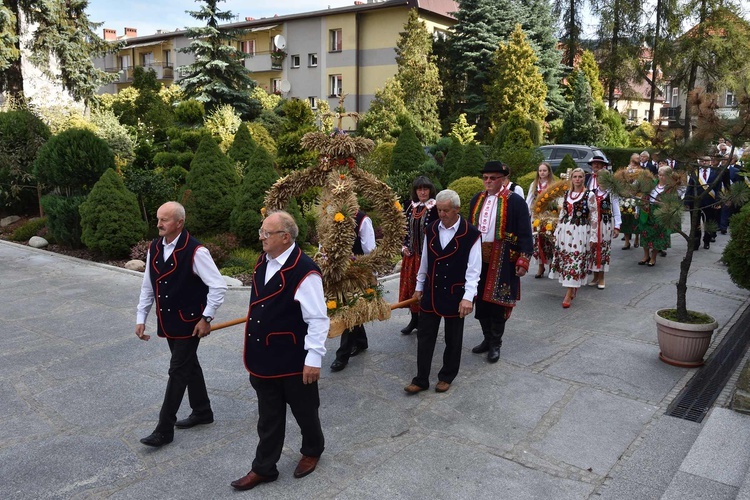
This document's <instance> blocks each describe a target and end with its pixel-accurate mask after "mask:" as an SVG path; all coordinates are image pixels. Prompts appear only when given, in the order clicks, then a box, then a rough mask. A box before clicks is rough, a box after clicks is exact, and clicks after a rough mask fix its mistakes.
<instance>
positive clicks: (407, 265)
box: [398, 253, 422, 313]
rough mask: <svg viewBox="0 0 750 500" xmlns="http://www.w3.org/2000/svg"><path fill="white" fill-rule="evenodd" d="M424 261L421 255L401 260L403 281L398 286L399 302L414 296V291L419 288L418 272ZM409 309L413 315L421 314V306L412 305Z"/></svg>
mask: <svg viewBox="0 0 750 500" xmlns="http://www.w3.org/2000/svg"><path fill="white" fill-rule="evenodd" d="M421 260H422V258H421V256H420V255H419V254H416V253H415V254H414V255H412V256H411V257H407V256H406V255H404V257H403V258H402V259H401V276H400V278H401V281H400V283H399V285H398V301H399V302H402V301H404V300H408V299H410V298H412V297H413V296H414V289H415V288H417V272H419V262H420V261H421ZM409 309H410V310H411V312H413V313H417V312H419V304H412V305H411V306H409Z"/></svg>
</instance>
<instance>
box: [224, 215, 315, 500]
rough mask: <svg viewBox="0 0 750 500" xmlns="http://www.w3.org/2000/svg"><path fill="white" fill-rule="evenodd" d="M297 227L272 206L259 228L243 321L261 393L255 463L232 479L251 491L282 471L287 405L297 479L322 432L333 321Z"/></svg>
mask: <svg viewBox="0 0 750 500" xmlns="http://www.w3.org/2000/svg"><path fill="white" fill-rule="evenodd" d="M298 232H299V230H298V229H297V224H295V222H294V218H292V216H291V215H289V214H288V213H286V212H281V211H279V212H271V213H270V214H269V215H268V217H266V219H265V220H264V221H263V224H262V225H261V228H260V230H259V231H258V234H259V235H260V240H261V242H262V243H263V253H262V254H261V255H260V257H258V261H257V263H256V264H255V271H254V272H253V283H252V288H251V291H250V306H249V308H248V311H247V323H246V327H245V355H244V360H245V368H247V371H248V372H249V373H250V383H251V384H252V386H253V389H255V392H256V394H257V396H258V437H259V438H260V440H259V442H258V447H257V450H256V452H255V460H253V465H252V469H251V470H250V472H248V473H247V475H245V476H243V477H241V478H240V479H237V480H236V481H232V483H231V485H232V487H233V488H235V489H238V490H249V489H251V488H254V487H256V486H257V485H259V484H261V483H267V482H270V481H275V480H276V478H277V477H278V476H279V471H278V469H277V468H276V463H277V462H278V461H279V458H280V457H281V450H282V448H283V446H284V434H285V432H286V406H287V405H289V407H290V408H291V410H292V414H293V415H294V418H295V420H296V421H297V424H298V425H299V427H300V430H301V431H302V448H301V449H300V452H301V453H302V459H301V460H300V461H299V464H298V465H297V468H296V469H295V471H294V477H296V478H300V477H304V476H306V475H308V474H310V473H311V472H312V471H314V470H315V467H316V466H317V464H318V459H319V458H320V455H321V454H322V453H323V448H324V444H325V441H324V438H323V430H322V429H321V427H320V417H319V415H318V408H319V407H320V397H319V394H318V379H319V378H320V365H321V362H322V359H323V356H324V355H325V353H326V348H325V340H326V337H327V336H328V328H329V320H328V314H327V311H326V304H325V297H324V295H323V279H322V277H321V274H320V269H318V266H316V265H315V263H314V262H313V261H312V259H310V257H308V256H307V255H305V253H304V252H302V250H301V249H300V247H299V245H297V244H296V243H295V241H294V240H295V238H297V234H298Z"/></svg>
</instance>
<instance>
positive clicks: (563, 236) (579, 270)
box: [552, 222, 591, 288]
mask: <svg viewBox="0 0 750 500" xmlns="http://www.w3.org/2000/svg"><path fill="white" fill-rule="evenodd" d="M590 235H591V228H590V227H589V225H588V224H586V225H577V224H573V223H571V222H560V223H558V224H557V228H555V255H554V258H553V260H552V272H553V273H554V275H556V276H557V279H558V281H559V282H560V283H562V285H563V286H566V287H575V288H578V287H580V286H583V285H585V284H586V271H587V270H588V266H589V260H590V255H591V252H590V250H589V239H590Z"/></svg>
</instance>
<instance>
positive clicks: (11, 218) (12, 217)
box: [0, 215, 21, 227]
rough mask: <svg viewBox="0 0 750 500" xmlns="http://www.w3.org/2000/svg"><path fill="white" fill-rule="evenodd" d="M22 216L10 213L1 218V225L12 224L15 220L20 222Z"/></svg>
mask: <svg viewBox="0 0 750 500" xmlns="http://www.w3.org/2000/svg"><path fill="white" fill-rule="evenodd" d="M19 220H21V218H20V217H19V216H17V215H9V216H7V217H5V218H3V219H0V227H6V226H10V225H11V224H13V223H14V222H18V221H19Z"/></svg>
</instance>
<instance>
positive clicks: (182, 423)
mask: <svg viewBox="0 0 750 500" xmlns="http://www.w3.org/2000/svg"><path fill="white" fill-rule="evenodd" d="M213 423H214V417H207V418H206V417H204V418H199V417H196V416H195V415H190V416H189V417H188V418H184V419H182V420H178V421H177V422H175V424H174V426H175V427H177V428H178V429H190V428H191V427H195V426H196V425H206V424H213Z"/></svg>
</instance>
